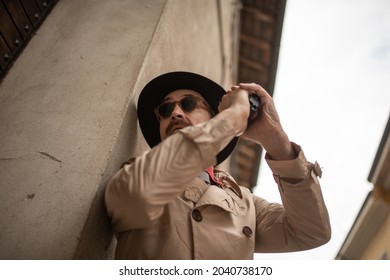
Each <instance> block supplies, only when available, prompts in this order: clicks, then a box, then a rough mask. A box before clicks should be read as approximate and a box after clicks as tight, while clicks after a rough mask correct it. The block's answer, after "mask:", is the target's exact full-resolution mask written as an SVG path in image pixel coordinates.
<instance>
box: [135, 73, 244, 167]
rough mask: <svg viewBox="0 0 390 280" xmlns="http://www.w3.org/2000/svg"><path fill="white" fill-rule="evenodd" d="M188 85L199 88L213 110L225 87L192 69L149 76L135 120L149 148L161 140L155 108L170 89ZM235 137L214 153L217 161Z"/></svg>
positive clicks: (197, 90) (232, 144) (225, 153)
mask: <svg viewBox="0 0 390 280" xmlns="http://www.w3.org/2000/svg"><path fill="white" fill-rule="evenodd" d="M178 89H189V90H193V91H196V92H198V93H199V94H200V95H202V97H203V98H204V99H205V100H206V102H207V103H208V104H209V105H210V107H211V109H212V110H213V111H214V113H215V114H217V113H218V105H219V102H220V100H221V98H222V96H223V95H224V94H225V93H226V91H225V90H224V89H223V88H222V87H221V86H220V85H218V84H217V83H215V82H214V81H212V80H210V79H208V78H206V77H204V76H201V75H199V74H195V73H191V72H182V71H179V72H169V73H165V74H162V75H160V76H158V77H156V78H154V79H153V80H151V81H150V82H149V83H148V84H147V85H146V86H145V87H144V88H143V89H142V91H141V93H140V95H139V98H138V105H137V114H138V122H139V125H140V127H141V131H142V134H143V135H144V137H145V140H146V142H147V143H148V144H149V146H150V147H151V148H153V147H154V146H156V145H157V144H158V143H160V142H161V137H160V125H159V122H158V120H157V117H156V116H155V113H154V110H155V108H156V107H157V106H158V105H160V103H161V101H162V100H163V99H164V97H165V96H166V95H168V94H169V93H170V92H172V91H175V90H178ZM237 140H238V137H234V138H233V140H232V141H230V143H229V144H228V145H227V146H226V147H225V148H224V149H223V150H222V151H221V152H219V154H218V155H217V164H220V163H221V162H223V161H224V160H225V159H226V158H227V157H228V156H229V155H230V154H231V153H232V151H233V150H234V148H235V146H236V144H237Z"/></svg>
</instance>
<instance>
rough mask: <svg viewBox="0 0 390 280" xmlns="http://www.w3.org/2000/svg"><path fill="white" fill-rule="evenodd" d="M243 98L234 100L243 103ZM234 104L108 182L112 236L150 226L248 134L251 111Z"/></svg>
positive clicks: (179, 135) (108, 204)
mask: <svg viewBox="0 0 390 280" xmlns="http://www.w3.org/2000/svg"><path fill="white" fill-rule="evenodd" d="M244 96H245V93H242V94H241V95H240V94H239V95H235V96H234V98H238V99H239V100H241V101H242V100H245V98H244ZM234 98H233V99H232V100H230V99H229V100H230V101H231V102H230V101H229V102H230V103H229V105H228V106H227V107H225V108H223V109H222V111H221V112H220V113H219V114H217V115H216V116H215V117H214V118H212V119H210V120H209V121H206V122H204V123H201V124H198V125H195V126H189V127H186V128H184V129H182V130H180V131H179V132H178V133H175V134H173V135H171V136H170V137H168V138H167V139H165V140H164V141H163V142H161V143H160V144H159V145H157V146H156V147H154V148H153V149H152V150H151V151H149V152H146V153H144V154H143V155H142V156H140V157H137V158H136V159H135V161H134V162H133V163H132V164H127V165H125V166H124V167H123V168H122V169H121V170H119V171H118V172H117V173H116V174H115V175H114V176H113V177H112V178H111V180H110V181H109V183H108V186H107V188H106V193H105V203H106V208H107V212H108V215H109V216H110V218H111V223H112V225H113V228H114V231H116V232H121V231H125V230H129V229H134V228H142V227H145V226H147V225H149V224H150V223H151V222H152V221H154V220H155V219H157V218H158V217H160V216H161V215H162V213H163V210H164V206H165V205H166V204H168V203H169V202H171V201H172V200H173V199H175V198H176V197H177V196H178V195H179V194H180V193H181V192H182V191H183V190H184V188H185V187H186V186H187V185H188V184H189V183H190V182H191V181H192V180H193V179H194V178H195V177H196V176H197V175H198V174H199V173H200V172H201V171H202V170H204V169H205V168H207V167H209V166H212V165H214V164H215V163H216V155H217V154H218V153H219V152H220V151H221V150H222V149H223V148H224V147H225V146H226V145H227V144H228V143H229V142H230V141H231V140H232V139H233V137H235V136H237V135H239V134H242V132H243V131H244V130H245V128H246V119H245V118H247V114H249V109H248V108H249V106H247V107H244V106H245V105H242V104H241V103H239V100H238V101H237V100H236V99H234ZM240 98H241V99H240ZM246 99H247V97H246ZM226 100H227V99H226ZM226 100H225V101H226ZM246 102H248V101H247V100H246ZM243 103H244V104H245V101H244V102H243ZM246 111H248V112H246Z"/></svg>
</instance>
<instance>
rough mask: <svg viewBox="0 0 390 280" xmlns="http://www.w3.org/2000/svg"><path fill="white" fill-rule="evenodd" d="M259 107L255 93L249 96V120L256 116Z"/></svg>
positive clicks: (259, 102)
mask: <svg viewBox="0 0 390 280" xmlns="http://www.w3.org/2000/svg"><path fill="white" fill-rule="evenodd" d="M260 105H261V101H260V97H259V96H258V95H257V94H256V93H250V94H249V109H250V111H249V120H253V119H254V118H255V117H256V116H257V111H258V109H259V107H260Z"/></svg>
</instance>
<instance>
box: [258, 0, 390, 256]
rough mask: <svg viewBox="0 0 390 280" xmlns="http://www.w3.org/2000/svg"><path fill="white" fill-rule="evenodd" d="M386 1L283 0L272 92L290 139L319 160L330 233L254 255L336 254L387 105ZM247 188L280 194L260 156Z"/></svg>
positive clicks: (363, 192) (362, 191)
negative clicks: (304, 244)
mask: <svg viewBox="0 0 390 280" xmlns="http://www.w3.org/2000/svg"><path fill="white" fill-rule="evenodd" d="M389 13H390V1H388V0H316V1H312V0H287V7H286V13H285V18H284V25H283V31H282V41H281V48H280V53H279V65H278V71H277V77H276V86H275V91H274V100H275V103H276V107H277V109H278V112H279V115H280V117H281V120H282V124H283V126H284V129H285V130H286V132H287V133H288V135H289V137H290V140H292V141H294V142H296V143H298V144H300V145H301V146H302V148H303V150H304V152H305V155H306V157H307V158H308V160H309V161H312V162H314V161H318V162H319V164H320V166H322V168H323V169H322V170H323V177H322V179H320V182H321V185H322V190H323V194H324V198H325V201H326V204H327V206H328V210H329V214H330V219H331V224H332V231H333V233H332V239H331V241H330V242H329V243H328V244H326V245H324V246H322V247H319V248H317V249H313V250H309V251H305V252H299V253H288V254H257V255H256V256H255V258H257V259H270V258H271V259H321V260H332V259H334V258H335V257H336V255H337V253H338V251H339V249H340V247H341V245H342V243H343V241H344V240H345V238H346V236H347V234H348V232H349V230H350V228H351V226H352V224H353V222H354V220H355V218H356V216H357V214H358V211H359V210H360V208H361V206H362V204H363V202H364V200H365V198H366V196H367V194H368V192H369V191H370V190H371V189H372V187H373V186H372V184H371V183H369V182H368V180H367V178H368V175H369V172H370V169H371V166H372V163H373V160H374V157H375V154H376V152H377V149H378V146H379V143H380V140H381V137H382V135H383V132H384V129H385V125H386V123H387V120H388V117H389V113H390V15H389ZM254 192H255V193H256V194H257V195H260V196H262V197H264V198H266V199H267V200H269V201H280V197H279V194H278V192H277V190H276V186H275V184H274V182H273V179H272V175H271V172H270V170H269V168H268V166H267V165H266V163H265V162H264V159H263V160H262V162H261V167H260V172H259V180H258V184H257V187H256V188H255V190H254Z"/></svg>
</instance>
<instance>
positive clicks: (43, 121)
mask: <svg viewBox="0 0 390 280" xmlns="http://www.w3.org/2000/svg"><path fill="white" fill-rule="evenodd" d="M236 7H237V6H236V1H233V0H220V1H218V0H201V1H193V0H143V1H138V0H132V1H130V0H129V1H121V0H110V1H105V0H84V1H77V0H60V1H59V2H58V3H57V5H56V6H55V7H54V9H53V10H52V12H51V14H50V15H49V16H48V17H47V19H46V20H45V22H44V23H43V25H42V26H41V27H40V29H39V30H38V31H37V33H36V35H35V36H34V37H33V38H32V40H31V41H30V43H29V44H28V46H27V47H26V49H25V50H24V51H23V53H22V54H21V55H20V57H19V58H18V59H17V61H16V62H15V64H14V66H13V67H12V68H11V70H10V72H9V73H8V75H7V76H6V77H5V79H4V80H3V81H2V83H1V84H0V107H1V110H0V259H72V258H75V259H105V258H111V257H112V249H113V242H112V234H111V231H110V227H109V222H108V219H107V217H106V214H105V209H104V205H103V191H104V187H105V185H106V183H107V181H108V179H109V178H110V177H111V176H112V174H113V173H114V172H115V171H116V170H117V169H118V167H119V165H120V164H121V162H123V161H124V160H126V159H127V158H129V157H131V156H134V155H137V154H140V153H141V152H142V151H144V150H145V149H147V145H146V144H145V142H144V139H143V137H142V135H141V133H140V130H139V128H138V124H137V120H136V111H135V110H136V107H135V106H136V101H137V98H138V93H139V91H140V90H141V88H142V87H143V86H144V85H145V84H146V82H147V81H148V80H150V79H151V78H153V77H154V76H156V75H159V74H161V73H163V72H167V71H172V70H188V71H195V72H198V73H201V74H203V75H206V76H209V77H210V78H212V79H214V80H215V81H217V82H220V83H221V84H222V85H223V86H225V87H226V86H228V85H230V82H229V81H231V80H232V77H233V76H232V73H234V71H233V70H234V61H233V59H232V48H231V46H232V38H233V37H232V36H233V35H232V30H233V29H234V28H233V27H234V21H235V20H237V18H235V17H234V14H235V11H236V10H235V9H236ZM236 15H237V14H236ZM221 31H222V32H221Z"/></svg>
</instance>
